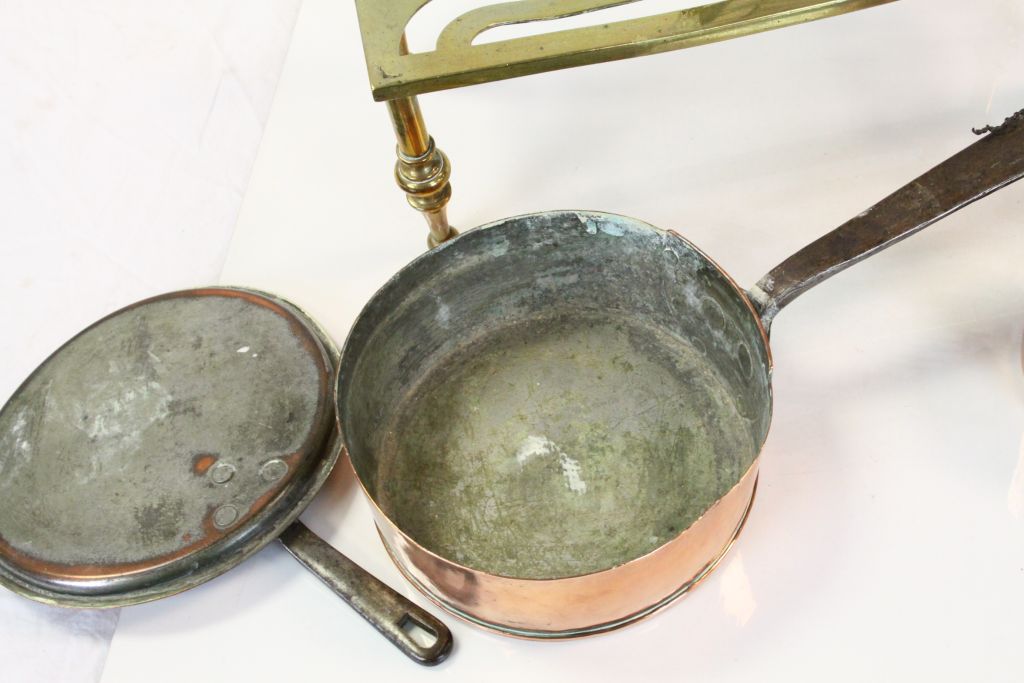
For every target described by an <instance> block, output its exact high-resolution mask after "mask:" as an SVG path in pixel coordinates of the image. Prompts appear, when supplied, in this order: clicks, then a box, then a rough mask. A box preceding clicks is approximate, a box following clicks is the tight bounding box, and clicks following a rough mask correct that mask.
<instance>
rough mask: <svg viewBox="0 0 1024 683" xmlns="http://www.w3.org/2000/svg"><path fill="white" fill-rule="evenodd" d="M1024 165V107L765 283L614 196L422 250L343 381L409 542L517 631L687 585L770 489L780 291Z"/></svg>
mask: <svg viewBox="0 0 1024 683" xmlns="http://www.w3.org/2000/svg"><path fill="white" fill-rule="evenodd" d="M1022 174H1024V126H1022V125H1021V117H1020V116H1019V115H1018V116H1016V117H1013V118H1011V119H1010V120H1008V121H1007V123H1006V124H1004V126H1001V127H999V128H997V129H995V130H994V131H992V132H991V133H990V134H989V135H988V136H987V137H985V138H983V139H982V140H979V141H978V142H976V143H975V144H974V145H972V146H970V147H968V148H967V149H966V150H964V151H963V152H961V153H959V154H958V155H956V156H954V157H953V158H951V159H949V160H947V161H946V162H944V163H942V164H940V165H939V166H937V167H936V168H934V169H932V170H931V171H929V172H928V173H926V174H925V175H923V176H921V177H920V178H918V179H917V180H915V181H914V182H912V183H910V184H909V185H907V186H906V187H904V188H903V189H901V190H899V191H897V192H896V193H894V194H893V195H891V196H890V197H888V198H887V199H885V200H883V201H882V202H880V203H879V204H877V205H875V206H874V207H872V208H871V209H869V210H868V211H866V212H864V213H862V214H860V215H859V216H857V217H855V218H854V219H852V220H850V221H849V222H847V223H846V224H844V225H843V226H841V227H839V228H837V229H836V230H834V231H833V232H832V233H829V234H828V235H826V236H825V237H823V238H821V239H819V240H818V241H816V242H814V243H813V244H811V245H809V246H808V247H806V248H805V249H803V250H801V251H800V252H798V253H797V254H795V255H794V256H792V257H791V258H789V259H788V260H786V261H785V262H783V263H782V264H781V265H779V266H778V267H777V268H775V269H774V270H772V271H771V272H770V273H769V274H768V275H766V276H765V277H764V278H762V279H761V281H760V282H758V284H757V285H755V286H754V287H753V288H751V290H750V291H749V292H746V291H744V290H743V289H742V288H740V287H739V286H738V285H737V284H736V283H735V282H734V281H733V280H732V279H731V278H730V277H729V276H728V275H727V274H726V273H725V271H724V270H722V268H720V267H719V266H718V265H717V264H715V263H714V262H713V261H712V260H711V259H709V258H708V257H707V256H705V255H704V254H703V253H702V252H701V251H700V250H699V249H697V248H696V247H695V246H693V245H692V244H690V243H689V242H688V241H687V240H685V239H683V238H682V237H681V236H679V235H677V234H675V233H673V232H668V231H663V230H659V229H658V228H655V227H653V226H650V225H647V224H645V223H642V222H640V221H636V220H634V219H631V218H626V217H622V216H616V215H610V214H604V213H591V212H575V211H562V212H547V213H540V214H533V215H527V216H520V217H517V218H511V219H506V220H502V221H499V222H496V223H492V224H490V225H486V226H483V227H480V228H477V229H475V230H472V231H469V232H467V233H465V234H463V235H462V236H460V237H458V238H457V239H455V240H453V241H451V242H448V243H446V244H444V245H442V246H441V247H439V248H437V249H435V250H433V251H431V252H429V253H427V254H425V255H424V256H422V257H420V258H419V259H417V260H416V261H414V262H412V263H411V264H410V265H408V266H407V267H406V268H404V269H403V270H402V271H401V272H399V273H398V274H397V275H396V276H395V277H394V278H393V279H392V280H391V281H390V282H388V283H387V284H386V285H385V286H384V287H383V288H382V289H381V290H380V291H379V292H378V293H377V294H376V295H375V296H374V297H373V299H372V300H371V301H370V302H369V304H368V305H367V306H366V308H365V309H364V310H363V312H362V313H361V314H360V316H359V318H358V320H357V321H356V323H355V325H354V327H353V329H352V332H351V333H350V336H349V338H348V340H347V342H346V344H345V348H344V350H343V353H342V360H341V364H340V368H339V377H338V388H337V395H336V399H337V404H338V418H339V421H340V423H341V426H342V432H343V436H344V441H345V445H346V448H347V450H348V453H349V456H350V458H351V461H352V465H353V467H354V469H355V472H356V474H357V476H358V479H359V481H360V483H361V484H362V486H363V488H364V490H365V491H366V494H367V495H368V496H369V498H370V500H371V502H372V503H373V510H374V514H375V516H376V522H377V525H378V528H379V531H380V534H381V537H382V538H383V541H384V543H385V545H386V546H387V549H388V551H389V552H390V554H391V556H392V558H393V559H394V561H395V562H396V564H397V565H398V567H399V568H400V569H401V570H402V572H403V573H404V574H405V575H406V577H407V578H409V579H410V581H412V582H413V583H414V584H415V585H416V586H417V587H418V588H420V589H421V590H422V591H423V592H425V593H426V594H427V595H428V596H429V597H430V598H431V599H433V600H434V601H436V602H437V603H438V604H439V605H441V606H442V607H444V608H445V609H447V610H449V611H451V612H452V613H454V614H456V615H458V616H461V617H463V618H465V619H468V620H470V621H472V622H474V623H476V624H478V625H481V626H484V627H487V628H492V629H495V630H497V631H500V632H502V633H506V634H510V635H516V636H523V637H532V638H564V637H573V636H580V635H587V634H592V633H599V632H602V631H607V630H610V629H614V628H617V627H619V626H623V625H625V624H628V623H631V622H633V621H635V620H637V619H639V618H642V617H644V616H646V615H648V614H650V613H652V612H653V611H655V610H657V609H659V608H660V607H663V606H665V605H667V604H668V603H670V602H671V601H672V600H674V599H676V598H678V597H679V596H681V595H683V594H684V593H685V592H686V591H687V590H688V589H689V588H691V587H692V586H693V585H694V584H696V583H697V582H698V581H700V580H701V579H702V578H703V577H704V576H705V575H707V573H708V572H709V571H711V569H713V568H714V567H715V565H716V564H717V563H718V561H719V560H720V559H721V557H722V556H723V554H724V553H725V552H726V551H727V550H728V548H729V547H730V545H731V544H732V542H733V540H734V539H735V538H736V536H737V534H738V533H739V531H740V529H741V528H742V526H743V522H744V520H745V519H746V515H747V513H748V511H749V508H750V505H751V502H752V500H753V497H754V492H755V488H756V482H757V471H758V457H759V453H760V450H761V447H762V445H763V443H764V441H765V438H766V436H767V433H768V428H769V423H770V420H771V412H772V393H771V371H772V361H771V354H770V350H769V344H768V330H769V327H770V325H771V322H772V320H773V318H774V316H775V314H776V313H777V312H778V311H779V310H780V309H781V308H782V307H783V306H785V305H786V304H788V303H789V301H791V300H792V299H793V298H794V297H796V296H797V295H798V294H800V293H801V292H803V291H804V290H806V289H807V288H809V287H811V286H813V285H814V284H817V283H818V282H820V281H822V280H824V279H826V278H828V277H830V276H831V275H833V274H835V273H836V272H839V271H840V270H842V269H844V268H845V267H847V266H849V265H852V264H853V263H855V262H857V261H859V260H860V259H862V258H864V257H866V256H869V255H871V254H872V253H874V252H876V251H879V250H880V249H883V248H885V247H887V246H889V245H891V244H893V243H895V242H896V241H898V240H900V239H902V238H904V237H907V236H909V235H910V234H913V233H914V232H916V231H918V230H920V229H922V228H924V227H926V226H927V225H929V224H931V223H932V222H934V221H936V220H938V219H939V218H941V217H943V216H945V215H948V214H949V213H951V212H953V211H955V210H957V209H959V208H961V207H963V206H965V205H966V204H968V203H970V202H972V201H974V200H976V199H978V198H980V197H982V196H984V195H986V194H988V193H990V192H992V191H994V190H996V189H998V188H1000V187H1002V186H1004V185H1006V184H1009V183H1010V182H1012V181H1014V180H1017V179H1018V178H1020V177H1021V175H1022Z"/></svg>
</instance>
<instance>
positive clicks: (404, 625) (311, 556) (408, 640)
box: [279, 522, 452, 666]
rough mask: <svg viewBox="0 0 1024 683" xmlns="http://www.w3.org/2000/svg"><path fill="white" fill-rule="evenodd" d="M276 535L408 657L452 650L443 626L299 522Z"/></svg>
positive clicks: (429, 662)
mask: <svg viewBox="0 0 1024 683" xmlns="http://www.w3.org/2000/svg"><path fill="white" fill-rule="evenodd" d="M279 539H280V540H281V542H282V543H283V544H284V547H285V548H286V549H287V550H288V552H290V553H291V554H292V555H294V556H295V559H297V560H298V561H299V562H301V563H302V564H303V565H304V566H305V567H306V568H307V569H309V570H310V571H312V572H313V573H314V574H316V576H317V578H319V579H320V580H321V581H323V582H324V583H325V584H327V586H328V587H329V588H330V589H331V590H332V591H334V592H335V593H336V594H337V595H338V596H339V597H341V598H342V599H343V600H344V601H345V602H347V603H348V604H349V605H351V606H352V609H354V610H355V611H356V612H358V613H359V615H360V616H362V617H363V618H364V619H366V620H367V621H368V622H370V624H372V625H373V627H374V628H375V629H377V630H378V631H380V633H381V635H383V636H384V637H385V638H387V639H388V640H390V641H391V642H392V643H393V644H394V645H395V646H396V647H397V648H398V649H399V650H401V651H402V652H404V653H405V654H406V655H408V656H409V657H410V658H411V659H413V661H415V662H417V663H419V664H424V665H426V666H433V665H435V664H439V663H441V662H442V661H444V659H445V658H446V657H447V656H448V654H449V653H450V652H451V650H452V634H451V631H449V630H448V627H447V626H445V625H444V624H443V623H441V622H440V621H439V620H438V619H437V618H435V617H434V615H432V614H431V613H430V612H428V611H426V610H425V609H423V608H421V607H420V606H419V605H416V604H414V603H413V602H411V601H410V600H408V599H407V598H405V597H404V596H402V595H399V594H398V593H396V592H395V591H394V590H392V589H391V587H390V586H388V585H387V584H385V583H384V582H383V581H381V580H380V579H378V578H376V577H374V576H373V575H372V574H370V573H369V572H367V571H366V570H365V569H363V568H362V567H360V566H359V565H357V564H356V563H355V562H353V561H352V560H350V559H348V558H347V557H345V556H344V555H342V554H341V553H340V552H338V551H337V550H335V549H334V548H333V547H331V545H329V544H328V543H327V542H326V541H324V540H323V539H321V538H320V537H319V536H317V535H316V534H314V533H313V532H312V531H310V530H309V529H308V528H307V527H306V526H305V525H304V524H302V522H293V523H292V525H291V526H290V527H288V528H287V529H285V530H284V533H282V534H281V535H280V536H279ZM417 629H419V630H422V631H424V632H426V633H427V634H429V636H430V638H428V639H431V640H432V642H430V643H427V644H424V643H420V642H418V640H417V639H416V637H415V636H414V635H413V633H414V632H415V631H416V630H417Z"/></svg>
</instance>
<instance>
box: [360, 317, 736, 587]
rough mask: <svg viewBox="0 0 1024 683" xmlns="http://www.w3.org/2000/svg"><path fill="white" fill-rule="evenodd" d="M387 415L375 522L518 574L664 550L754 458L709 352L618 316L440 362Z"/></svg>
mask: <svg viewBox="0 0 1024 683" xmlns="http://www.w3.org/2000/svg"><path fill="white" fill-rule="evenodd" d="M394 414H395V416H396V417H395V419H394V421H393V422H392V424H391V425H390V426H389V429H387V430H386V432H385V436H384V438H383V439H382V443H381V447H380V450H379V453H378V458H377V462H378V463H379V465H380V469H379V470H378V477H379V478H378V480H377V491H378V493H379V502H380V504H381V507H382V509H383V510H384V512H385V513H386V514H388V515H389V516H390V517H391V519H392V520H394V522H395V523H396V524H397V525H398V527H399V528H401V529H402V530H403V531H404V532H405V533H407V534H408V535H409V536H410V537H411V538H412V539H413V540H415V541H416V542H418V543H419V544H421V545H422V546H423V547H425V548H427V549H429V550H431V551H433V552H435V553H437V554H439V555H441V556H442V557H446V558H449V559H452V560H454V561H456V562H458V563H460V564H462V565H465V566H468V567H471V568H473V569H478V570H481V571H485V572H488V573H491V574H497V575H503V576H514V577H519V578H535V579H545V578H561V577H566V576H576V575H581V574H587V573H591V572H595V571H601V570H604V569H608V568H611V567H614V566H617V565H620V564H623V563H625V562H628V561H629V560H631V559H634V558H636V557H639V556H641V555H644V554H646V553H648V552H650V551H652V550H654V549H656V548H658V547H659V546H661V545H663V544H664V543H666V542H667V541H669V540H671V539H672V538H674V537H676V536H677V535H678V534H679V533H681V532H682V531H683V530H684V529H686V528H687V527H688V526H690V524H692V523H693V522H694V521H695V520H696V519H697V518H698V517H699V516H700V515H701V514H703V513H704V511H705V510H707V508H708V507H710V506H711V505H712V504H713V503H714V502H715V501H716V500H718V499H719V498H721V497H722V496H723V495H725V493H727V492H728V491H729V490H730V489H731V488H732V487H733V486H734V485H735V484H736V482H737V481H739V479H740V477H741V476H742V475H743V473H744V472H745V471H746V470H747V468H748V467H749V466H750V464H751V463H752V462H753V459H754V457H756V445H755V443H754V440H753V438H752V436H751V428H750V425H749V423H748V421H747V420H745V419H744V418H742V417H741V416H740V414H739V412H738V411H737V409H736V405H735V402H734V400H733V398H732V396H731V394H730V393H729V391H728V389H727V387H726V385H725V384H724V382H723V381H722V380H721V379H720V378H719V377H718V375H717V374H716V373H715V372H714V370H713V368H712V367H711V366H710V365H709V363H708V361H707V359H706V357H705V356H704V355H703V354H702V353H701V352H700V351H698V350H697V349H695V348H694V347H692V346H691V345H689V344H687V343H686V342H684V341H683V340H680V339H678V338H676V337H674V336H672V335H670V334H667V333H666V332H664V331H661V330H652V329H649V328H647V327H643V326H641V325H638V324H637V323H635V322H632V321H630V320H628V319H625V318H622V319H609V318H608V317H607V316H602V317H600V318H598V317H586V316H581V315H560V316H555V317H549V318H545V319H537V320H532V321H528V322H525V323H520V324H518V325H514V326H510V327H505V328H502V329H499V330H498V331H497V332H495V333H492V334H491V335H489V336H488V337H486V338H484V339H482V340H478V341H476V342H475V343H473V344H469V345H467V346H465V347H463V348H461V349H460V350H458V351H456V352H454V353H453V354H451V356H450V357H449V358H447V359H446V360H445V362H442V363H439V364H438V365H437V366H436V367H435V369H434V370H433V371H432V372H431V373H430V374H428V375H427V376H426V377H424V378H423V380H421V382H420V383H419V384H418V385H417V386H416V387H415V389H414V390H413V391H411V392H410V393H409V394H408V397H407V398H406V400H405V401H404V402H403V404H402V405H401V406H399V408H398V410H396V411H395V413H394Z"/></svg>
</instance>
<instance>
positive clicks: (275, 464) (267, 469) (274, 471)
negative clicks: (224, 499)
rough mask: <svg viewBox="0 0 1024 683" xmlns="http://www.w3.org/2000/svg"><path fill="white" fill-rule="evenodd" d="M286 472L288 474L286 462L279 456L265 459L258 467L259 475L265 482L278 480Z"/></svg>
mask: <svg viewBox="0 0 1024 683" xmlns="http://www.w3.org/2000/svg"><path fill="white" fill-rule="evenodd" d="M286 474H288V463H286V462H285V461H284V460H281V459H279V458H274V459H273V460H268V461H266V462H265V463H263V467H261V468H260V477H261V478H262V479H263V481H265V482H267V483H272V482H275V481H278V480H279V479H280V478H281V477H283V476H284V475H286Z"/></svg>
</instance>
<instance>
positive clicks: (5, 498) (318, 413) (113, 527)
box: [0, 290, 331, 606]
mask: <svg viewBox="0 0 1024 683" xmlns="http://www.w3.org/2000/svg"><path fill="white" fill-rule="evenodd" d="M221 292H222V295H213V296H210V295H200V296H194V295H193V296H170V297H161V298H158V299H156V300H153V301H150V302H147V303H144V304H142V305H140V306H134V307H129V308H128V309H125V310H124V311H121V312H119V313H117V314H115V315H113V316H111V317H109V318H106V319H104V320H102V321H100V322H99V323H97V324H96V325H94V326H93V327H91V328H89V329H88V330H86V331H85V332H83V333H82V334H80V335H79V336H77V337H76V338H74V339H73V340H72V341H70V342H68V343H67V344H66V345H65V346H63V347H62V348H61V349H60V350H59V351H58V352H56V353H55V354H54V355H53V356H51V357H50V358H49V359H48V360H47V361H46V362H45V363H44V364H43V365H42V366H41V367H40V368H39V369H38V370H37V371H36V372H35V373H33V375H32V376H31V377H30V378H29V379H28V380H26V382H25V383H24V384H23V385H22V387H21V388H20V389H19V390H18V391H17V392H16V393H15V395H14V396H13V397H12V398H11V400H10V401H9V402H8V403H7V404H6V405H5V406H4V408H3V409H2V411H0V582H2V583H4V584H6V585H8V586H9V587H11V588H14V589H15V590H18V591H19V592H22V593H25V594H27V595H29V596H30V597H34V598H36V599H41V600H44V601H49V602H58V603H72V604H84V605H89V606H107V605H112V604H124V603H130V602H135V601H138V600H139V599H152V598H155V597H161V596H162V595H166V594H168V593H173V592H178V591H179V590H182V589H184V588H187V587H190V586H192V585H194V584H195V583H198V582H199V581H201V580H203V579H206V578H210V577H211V576H212V575H214V574H216V573H219V572H220V571H223V570H224V569H226V568H228V567H230V566H233V564H234V563H236V562H237V561H238V559H240V556H244V555H247V554H249V553H251V552H252V546H253V543H257V544H258V545H259V544H261V541H262V542H266V540H263V539H262V538H261V537H262V536H263V535H264V532H265V528H261V525H262V527H266V525H267V523H268V522H271V523H273V525H279V524H280V519H279V518H280V516H281V511H282V508H284V509H287V507H288V506H289V505H292V504H293V502H294V501H293V499H294V498H295V496H296V495H297V494H301V492H303V491H305V490H306V489H307V488H308V486H309V481H310V477H311V476H313V474H314V470H315V469H316V467H317V464H318V461H319V460H320V455H321V451H320V450H319V446H320V443H321V441H322V440H323V434H324V425H325V424H328V425H329V424H330V421H331V420H330V419H325V415H328V416H329V413H325V406H324V400H323V397H324V396H325V393H326V386H327V383H328V378H329V372H327V371H326V370H325V365H324V361H323V357H322V353H323V352H322V349H321V348H320V347H319V346H318V343H317V342H316V341H315V338H314V337H313V336H312V334H311V333H310V332H309V331H307V330H305V329H304V328H301V327H300V326H298V325H297V324H296V319H295V318H294V317H292V316H291V315H290V314H288V313H285V312H283V311H282V309H279V308H277V307H276V305H273V304H272V305H266V304H264V303H262V302H261V303H254V301H256V300H250V299H249V298H248V297H247V296H246V295H244V294H242V293H241V292H228V293H226V294H225V293H224V292H223V290H221Z"/></svg>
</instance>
